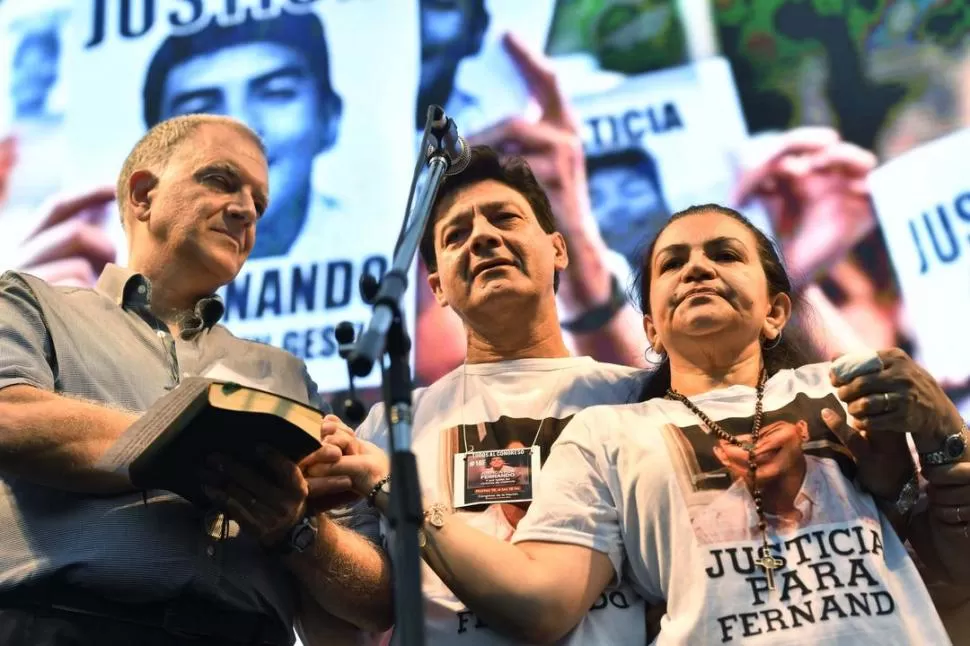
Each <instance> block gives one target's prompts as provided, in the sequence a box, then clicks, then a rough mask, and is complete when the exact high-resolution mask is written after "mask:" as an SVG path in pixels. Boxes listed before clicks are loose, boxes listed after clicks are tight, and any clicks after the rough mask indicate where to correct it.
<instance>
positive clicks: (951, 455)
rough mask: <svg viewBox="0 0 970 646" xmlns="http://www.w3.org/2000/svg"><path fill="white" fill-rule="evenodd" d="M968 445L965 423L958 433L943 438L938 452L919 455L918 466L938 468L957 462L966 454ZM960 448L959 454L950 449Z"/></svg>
mask: <svg viewBox="0 0 970 646" xmlns="http://www.w3.org/2000/svg"><path fill="white" fill-rule="evenodd" d="M968 445H970V430H968V429H967V423H966V422H964V423H963V428H961V429H960V432H959V433H954V434H952V435H948V436H946V438H944V440H943V446H942V447H941V448H940V450H938V451H930V452H928V453H920V454H919V461H920V464H922V465H924V466H939V465H943V464H952V463H954V462H958V461H959V460H960V459H961V458H962V457H963V455H964V453H966V449H967V446H968ZM961 446H962V450H960V451H959V453H957V451H956V450H951V448H952V449H959V448H960V447H961Z"/></svg>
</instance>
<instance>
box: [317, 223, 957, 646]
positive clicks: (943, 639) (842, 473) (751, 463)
mask: <svg viewBox="0 0 970 646" xmlns="http://www.w3.org/2000/svg"><path fill="white" fill-rule="evenodd" d="M791 292H792V289H791V284H790V281H789V279H788V276H787V275H786V272H785V270H784V267H783V266H782V264H781V261H780V259H779V257H778V255H777V253H776V251H775V250H774V248H773V246H772V244H771V242H770V241H769V240H768V239H767V238H766V237H765V236H764V234H762V233H761V232H760V231H758V229H756V228H755V227H754V226H752V225H751V224H750V223H749V222H747V221H746V220H745V219H744V218H743V217H742V216H740V214H737V213H736V212H734V211H732V210H730V209H725V208H723V207H719V206H716V205H704V206H701V207H692V208H691V209H688V210H686V211H684V212H681V213H679V214H677V215H675V216H674V217H672V218H671V220H670V221H669V222H668V224H667V225H666V227H665V228H664V229H663V230H662V231H661V232H660V234H659V235H658V236H657V238H656V239H655V240H654V242H653V244H652V245H651V246H650V247H649V249H648V253H647V254H646V255H645V261H644V267H643V268H642V277H641V293H642V303H641V305H642V306H643V311H644V329H645V330H646V333H647V336H648V338H649V341H650V343H651V345H652V347H653V348H654V350H655V351H657V352H659V353H661V356H663V358H664V359H663V362H662V364H661V365H660V367H659V369H658V370H657V371H656V372H655V373H654V374H653V375H652V377H651V378H650V379H649V380H648V382H647V384H646V386H645V388H644V393H643V398H642V399H643V401H642V403H640V404H632V405H626V406H597V407H593V408H589V409H586V410H584V411H582V412H580V413H578V414H577V415H576V416H575V417H574V419H573V421H572V422H571V423H570V424H569V426H568V427H567V428H566V429H565V430H564V431H563V433H562V435H561V436H560V438H559V440H558V441H557V443H556V445H555V446H554V448H553V450H552V452H551V454H550V457H549V459H548V460H547V462H546V464H545V466H544V467H543V471H542V482H541V485H539V486H538V487H537V489H538V493H537V495H536V498H535V499H534V501H533V503H532V506H531V508H530V510H529V512H528V513H527V514H526V517H525V518H524V519H523V520H522V522H521V523H520V524H519V526H518V529H517V530H516V533H515V535H514V536H513V539H512V540H513V543H514V544H515V545H514V546H510V545H505V544H501V543H500V542H498V541H496V540H494V539H491V538H490V537H487V536H484V535H483V534H481V533H480V532H476V531H475V530H474V529H472V528H470V527H468V526H467V525H465V524H463V523H461V522H460V521H458V520H457V519H455V518H453V517H451V516H449V515H448V514H447V513H446V512H445V510H443V509H440V508H434V509H430V510H429V512H428V513H427V515H426V519H427V522H426V523H425V529H424V530H423V532H424V535H425V536H424V538H425V540H426V543H427V547H426V549H425V558H426V559H427V560H428V561H429V563H433V564H434V565H435V570H436V572H439V574H440V575H441V576H442V579H443V580H444V581H445V583H446V584H447V585H448V587H449V588H450V589H451V590H452V591H454V592H455V594H456V595H457V596H458V597H459V598H460V599H462V601H464V602H465V603H466V604H467V605H468V607H469V608H470V609H472V610H474V612H475V613H476V615H477V616H478V617H480V618H481V619H482V620H484V621H485V622H486V623H488V624H489V625H490V626H493V627H495V628H496V629H499V630H502V631H503V632H508V633H512V634H518V635H520V636H521V638H522V639H523V640H524V641H527V642H529V643H533V642H538V643H547V642H551V641H554V640H555V639H557V638H558V637H559V636H561V635H563V634H565V633H566V632H567V631H568V630H570V629H571V628H572V627H573V626H574V625H575V624H576V623H577V622H578V621H579V620H580V618H581V617H582V616H583V615H584V614H585V613H586V611H587V610H588V609H589V607H590V605H591V604H592V603H593V601H594V600H595V599H596V598H597V596H598V595H599V594H600V593H601V592H602V590H603V589H604V588H605V586H606V585H607V584H608V583H609V582H610V581H611V580H615V579H616V578H621V577H625V578H626V579H628V580H629V581H630V582H631V583H632V584H633V585H634V586H635V587H636V588H637V590H638V592H640V593H641V594H642V595H643V596H644V598H645V599H646V600H647V601H648V602H651V603H653V604H666V613H665V614H664V616H663V618H662V620H661V631H660V635H659V637H658V638H657V642H656V643H662V644H707V643H712V644H725V643H744V644H767V643H771V644H772V645H774V644H778V643H785V644H789V643H823V642H824V643H828V644H846V645H848V644H880V646H883V645H888V644H913V643H920V644H922V643H925V644H945V643H948V642H949V639H948V637H947V635H946V632H945V631H944V629H943V626H942V624H941V622H940V620H939V617H938V616H937V613H936V611H935V609H934V607H933V604H932V601H931V600H930V597H929V595H928V593H927V591H926V587H925V585H924V584H923V581H922V580H921V578H920V575H919V573H918V572H917V570H916V567H915V565H914V564H913V562H912V561H911V560H910V558H909V556H908V555H907V553H906V550H905V549H904V547H903V543H902V542H901V540H900V537H899V535H897V532H896V530H895V529H894V528H893V525H891V524H890V520H889V518H887V516H886V514H885V513H884V512H883V511H881V510H882V509H890V508H892V511H893V514H894V515H896V512H897V511H898V512H902V513H903V514H904V515H907V516H908V515H909V512H910V510H911V507H912V505H911V503H912V501H913V500H914V499H915V496H913V495H909V494H913V493H914V492H915V489H914V487H913V478H914V475H913V467H912V462H911V461H910V458H909V455H910V454H909V448H908V446H907V443H906V436H905V434H904V431H908V432H910V433H912V435H913V438H914V441H915V443H916V448H917V450H919V451H921V452H923V453H922V455H921V458H922V460H923V464H924V474H926V476H927V477H928V479H929V480H930V481H931V482H932V481H933V479H934V477H937V475H936V474H940V473H943V472H942V471H939V470H938V469H943V470H945V471H946V473H945V474H944V475H942V476H940V478H941V480H940V482H944V481H945V482H946V483H947V484H950V485H967V484H968V482H967V480H970V478H968V477H967V475H966V471H964V470H963V464H960V463H962V462H965V461H967V453H968V452H967V451H960V452H959V453H958V454H954V453H955V452H953V451H950V452H949V453H948V452H947V450H944V445H946V447H948V448H952V447H953V446H955V445H956V444H958V443H959V440H960V439H961V438H965V437H966V436H967V431H966V428H965V425H964V423H963V421H962V420H961V419H960V418H959V414H958V413H957V411H956V410H955V407H953V405H952V403H951V402H949V401H948V400H947V399H946V397H945V395H943V394H942V391H940V389H939V387H938V386H937V385H936V384H935V382H933V381H932V379H931V378H930V377H929V376H928V375H927V374H926V373H925V371H923V370H922V369H920V368H918V367H917V366H915V364H914V363H913V362H912V361H911V360H910V359H909V358H908V357H906V356H905V355H903V354H902V353H901V352H898V351H890V352H886V353H880V355H879V358H878V359H875V357H873V361H871V362H870V363H872V364H873V366H872V369H871V371H870V372H869V373H868V374H864V375H861V376H856V377H852V376H851V375H848V376H845V375H843V376H836V375H837V374H838V373H839V369H838V368H836V369H835V370H833V367H832V365H830V364H821V363H816V364H811V363H807V361H808V359H807V358H806V357H805V356H803V355H802V354H801V352H800V351H801V349H803V348H807V347H809V345H808V344H803V343H801V342H800V341H799V339H798V335H797V334H796V333H795V329H794V327H792V326H788V323H789V320H790V318H791V312H792V293H791ZM786 326H788V327H786ZM879 364H881V367H880V365H879ZM843 381H844V383H842V382H843ZM833 382H834V383H837V384H838V385H839V388H838V389H836V387H835V386H833ZM846 412H848V413H849V414H851V415H852V416H853V417H854V418H855V421H854V423H855V424H856V426H858V427H860V428H865V429H867V433H859V432H857V431H856V430H854V429H853V428H852V427H850V426H849V425H848V424H847V423H846V421H845V414H846ZM763 430H764V431H765V432H764V434H762V431H763ZM328 441H330V438H328ZM334 441H335V442H336V443H337V444H338V445H340V446H341V447H342V448H343V449H344V453H355V454H356V455H354V456H353V457H352V458H351V460H347V461H346V468H344V469H336V470H335V471H334V473H333V475H341V474H347V475H351V476H352V478H353V480H354V482H355V489H357V490H358V491H360V492H366V491H367V490H368V488H367V487H368V485H372V484H373V483H376V482H378V481H379V480H380V478H381V477H382V475H383V474H384V473H386V467H385V466H384V464H382V463H381V462H380V458H379V457H377V456H378V454H379V451H373V450H371V449H369V448H367V447H362V446H359V445H357V446H354V447H352V448H351V449H350V450H348V445H347V442H346V441H345V440H336V439H335V440H334ZM850 449H851V451H850ZM739 451H740V464H739V463H738V462H739V461H738V454H739ZM361 454H366V455H372V456H374V458H373V459H372V460H370V461H369V465H370V466H369V467H367V468H362V467H360V466H356V467H355V466H354V465H360V464H362V463H363V462H364V461H361V460H360V458H359V456H360V455H361ZM745 458H746V460H745ZM343 461H344V460H343V459H341V462H343ZM745 462H746V464H745ZM944 462H950V463H951V464H950V465H949V466H942V467H934V468H933V469H927V468H925V467H926V466H927V464H929V463H936V464H941V463H944ZM953 465H956V466H957V467H960V468H953ZM904 483H905V486H904ZM869 492H874V493H876V494H877V495H878V498H875V497H873V495H872V494H870V493H869ZM901 492H902V493H901ZM883 501H885V502H883ZM941 502H944V501H942V500H941V499H940V498H939V497H937V498H936V499H934V498H933V497H932V496H931V497H930V500H929V503H930V504H929V511H930V512H931V513H930V514H921V515H914V516H912V517H907V518H906V520H907V521H908V526H907V527H908V530H909V531H910V534H909V536H908V538H910V540H911V542H912V543H913V547H914V548H915V549H916V551H917V553H918V554H919V556H920V558H921V560H923V561H924V562H925V563H927V564H932V565H933V566H936V567H937V569H941V568H944V569H946V570H947V574H948V576H949V577H950V578H951V580H957V581H963V582H967V581H970V566H968V565H967V564H966V562H965V560H964V559H962V558H961V552H964V553H965V550H966V548H967V547H970V526H968V525H967V520H970V513H967V514H966V515H965V516H966V517H965V518H964V517H963V516H961V510H960V509H959V508H957V509H956V511H955V513H953V511H954V510H952V509H946V508H942V509H941V505H940V503H941ZM967 512H970V509H968V510H967ZM735 515H736V517H735ZM927 518H930V519H932V520H926V519H927ZM896 520H899V519H896ZM941 520H943V521H946V524H944V523H941V522H940V521H941ZM899 526H900V527H903V526H906V524H905V523H902V522H900V523H899Z"/></svg>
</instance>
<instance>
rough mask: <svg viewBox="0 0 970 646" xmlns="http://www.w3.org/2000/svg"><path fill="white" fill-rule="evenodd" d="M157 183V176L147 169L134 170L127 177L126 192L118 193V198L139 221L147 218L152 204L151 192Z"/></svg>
mask: <svg viewBox="0 0 970 646" xmlns="http://www.w3.org/2000/svg"><path fill="white" fill-rule="evenodd" d="M157 185H158V178H157V177H155V174H154V173H152V172H151V171H147V170H136V171H135V172H134V173H132V174H131V177H129V178H128V194H127V195H119V196H118V200H119V201H122V200H123V201H124V202H125V203H127V205H128V212H129V213H131V214H132V217H133V218H135V219H136V220H139V221H142V222H144V221H146V220H148V215H149V212H150V211H151V205H152V193H153V191H154V189H155V187H156V186H157Z"/></svg>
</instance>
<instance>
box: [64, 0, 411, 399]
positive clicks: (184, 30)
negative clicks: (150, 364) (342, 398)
mask: <svg viewBox="0 0 970 646" xmlns="http://www.w3.org/2000/svg"><path fill="white" fill-rule="evenodd" d="M232 7H235V11H236V13H235V14H231V13H230V12H231V11H233V9H232ZM373 12H382V15H383V16H384V18H385V19H384V20H381V21H376V22H375V21H373V20H372V19H371V18H372V16H373ZM109 13H110V12H109ZM99 18H100V19H102V20H104V21H105V22H104V24H98V23H97V20H98V19H99ZM109 18H110V16H109ZM109 18H105V16H104V15H99V14H97V13H90V14H88V15H78V16H76V24H77V26H78V29H77V31H78V36H79V38H80V39H81V45H80V47H81V54H80V55H78V56H77V57H76V58H75V59H74V60H73V62H72V65H71V70H70V72H71V74H72V76H73V77H74V78H77V79H79V80H80V81H82V82H83V83H84V85H85V86H86V88H87V91H86V92H85V97H88V96H89V97H90V98H89V99H88V98H84V97H77V98H76V100H74V101H73V102H72V104H71V109H70V111H69V114H68V131H69V136H70V138H71V142H72V144H73V148H74V150H75V151H76V154H77V155H80V153H81V151H86V152H88V151H90V154H87V158H88V159H87V161H86V163H85V168H84V172H83V175H84V176H86V177H90V178H92V180H93V179H94V178H105V177H110V176H111V174H112V173H114V172H117V171H116V167H117V164H118V163H119V157H118V153H117V150H118V148H119V147H120V146H122V145H129V144H130V143H131V142H132V141H134V140H136V139H137V137H139V136H140V135H141V134H142V133H143V132H144V131H145V130H146V129H148V128H150V127H152V126H153V125H155V124H156V123H158V122H159V121H162V120H165V119H167V118H170V117H173V116H177V115H182V114H191V113H210V114H222V115H227V116H232V117H235V118H237V119H240V120H241V121H243V122H244V123H246V124H247V125H249V126H250V127H251V128H252V129H253V130H254V131H255V132H256V133H257V134H258V135H259V136H260V138H261V139H262V141H263V143H264V145H265V146H266V153H267V158H268V160H269V176H270V199H269V203H268V206H267V209H266V212H265V213H264V214H263V215H262V216H261V218H260V220H259V222H258V224H257V236H256V245H255V247H254V249H253V252H252V255H251V256H250V259H249V262H247V264H246V266H245V268H244V269H243V271H242V272H241V273H240V275H239V276H238V277H237V278H236V280H235V281H233V282H232V283H231V284H229V285H228V286H227V287H226V288H225V289H224V290H223V292H222V294H221V296H222V297H223V299H224V301H225V305H226V313H225V316H224V318H223V322H224V323H225V324H226V325H227V326H228V327H229V328H230V330H232V331H233V332H234V333H235V334H237V335H240V336H243V337H246V338H250V339H254V340H259V341H262V342H265V343H269V344H272V345H277V346H280V347H282V348H284V349H286V350H288V351H289V352H291V353H293V354H295V355H296V356H298V357H300V358H302V359H304V360H305V361H306V362H307V365H308V367H309V370H310V373H311V376H312V377H313V378H314V379H315V380H316V381H317V383H318V385H319V386H320V388H321V390H322V391H324V392H332V391H335V390H339V389H343V388H345V387H346V385H347V372H346V367H345V364H344V361H343V359H342V358H341V357H340V356H339V354H338V352H337V341H336V338H335V328H336V326H337V325H338V323H340V322H342V321H349V322H351V323H352V324H353V325H354V327H355V329H356V330H357V331H359V330H360V329H361V328H362V327H363V326H364V325H365V324H366V322H367V320H368V318H369V314H370V307H369V306H368V305H367V304H366V303H364V302H363V301H362V299H361V296H360V292H359V288H358V282H359V280H360V278H361V276H363V275H365V274H369V275H372V276H374V277H376V278H380V277H381V276H382V275H383V274H384V273H385V272H386V271H387V269H388V268H389V266H390V259H391V252H392V251H393V247H394V241H395V239H396V233H397V229H398V227H399V224H398V223H399V221H400V219H401V218H403V217H404V212H403V211H404V205H405V202H406V197H407V187H408V184H409V182H410V179H411V169H412V166H413V163H414V160H413V158H411V155H410V154H408V152H407V151H411V150H413V148H412V146H413V143H412V141H413V139H412V135H410V134H409V133H410V132H411V128H409V119H408V113H409V112H410V111H409V110H408V109H407V106H409V105H414V101H415V96H416V92H417V87H418V55H417V54H418V43H417V32H418V27H417V22H418V12H417V7H416V3H412V2H405V3H401V2H387V1H384V0H365V1H361V2H356V3H341V4H333V3H313V4H307V3H292V2H286V3H277V4H274V5H272V7H270V8H268V9H266V10H260V11H256V10H253V9H251V8H248V7H242V6H236V5H226V7H223V8H222V9H218V10H214V9H213V7H207V11H201V12H199V13H198V15H192V16H182V15H179V14H177V13H169V14H166V13H164V12H161V11H159V12H157V15H154V16H151V15H149V16H148V18H147V22H146V23H145V24H143V25H142V26H141V28H140V29H138V31H137V34H136V35H132V34H124V33H113V32H112V31H111V27H113V26H114V25H115V24H116V22H115V21H114V20H112V19H109ZM122 26H123V27H124V25H122ZM408 26H413V29H409V28H408ZM127 27H129V28H130V27H131V25H128V26H127ZM362 30H366V31H367V32H368V33H369V34H370V37H369V38H368V39H367V41H366V42H365V41H363V40H361V39H359V38H355V37H354V34H356V33H360V32H361V31H362ZM382 31H383V32H386V33H381V32H382ZM371 39H374V40H378V41H380V42H383V43H386V44H387V45H388V46H389V47H391V48H392V49H393V50H394V52H395V57H396V58H398V59H399V60H400V61H401V63H400V64H399V65H397V67H396V72H395V74H394V75H392V77H388V76H387V75H386V74H385V72H386V69H385V67H384V58H383V56H382V55H381V54H379V53H378V52H375V51H373V49H372V48H370V47H368V46H367V43H368V42H372V40H371ZM106 70H110V71H111V72H110V73H109V74H106V73H105V72H106ZM367 78H371V79H373V82H371V83H367V82H365V80H366V79H367ZM119 81H120V82H119ZM109 83H110V84H111V87H112V90H111V92H112V95H113V96H117V97H118V99H117V100H116V101H114V102H112V103H111V104H110V105H107V106H105V105H104V104H103V102H101V101H96V100H95V97H97V96H99V95H100V92H101V91H100V89H99V88H102V87H103V88H105V91H107V84H109ZM119 86H120V87H119ZM109 123H110V124H111V127H110V128H108V125H107V124H109ZM98 124H103V127H98ZM105 132H111V133H112V136H111V137H110V138H109V139H108V140H107V141H105V136H104V133H105ZM366 150H371V151H374V154H373V155H371V156H369V158H368V160H367V163H366V164H361V163H360V161H361V160H362V157H361V154H362V151H366ZM379 151H385V152H384V153H381V154H378V153H379ZM395 151H396V152H395ZM376 178H380V179H379V180H377V179H376ZM377 181H379V183H380V185H381V190H374V186H375V182H377ZM112 224H113V230H112V235H113V236H114V237H115V239H117V240H120V237H119V236H120V225H119V224H118V223H112ZM363 231H367V235H361V234H362V232H363ZM123 255H124V254H123V252H121V250H119V256H123ZM410 303H413V300H412V301H410ZM408 321H409V322H411V321H413V312H410V313H409V314H408ZM378 381H379V375H378V374H377V373H373V374H372V375H371V376H370V377H368V378H366V379H363V380H361V383H360V385H361V386H369V385H376V384H377V383H378Z"/></svg>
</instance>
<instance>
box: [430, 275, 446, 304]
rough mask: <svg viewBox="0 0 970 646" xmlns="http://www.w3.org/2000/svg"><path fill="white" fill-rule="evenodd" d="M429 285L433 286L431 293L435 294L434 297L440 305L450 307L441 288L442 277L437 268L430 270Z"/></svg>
mask: <svg viewBox="0 0 970 646" xmlns="http://www.w3.org/2000/svg"><path fill="white" fill-rule="evenodd" d="M428 287H430V288H431V293H432V294H434V299H435V300H436V301H438V305H440V306H441V307H448V299H447V298H445V293H444V291H443V290H442V289H441V277H440V276H439V275H438V271H437V270H434V271H431V270H430V269H429V270H428Z"/></svg>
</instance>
